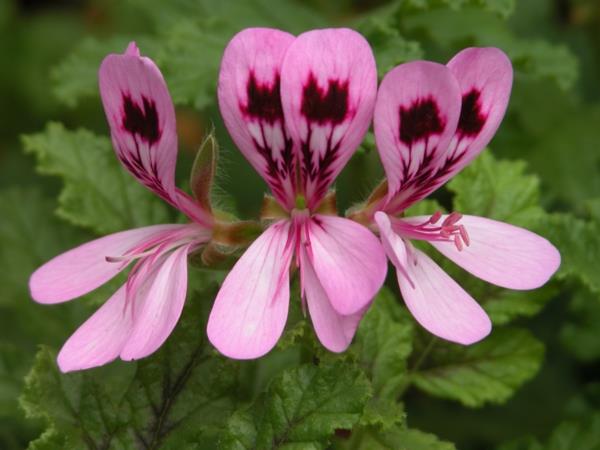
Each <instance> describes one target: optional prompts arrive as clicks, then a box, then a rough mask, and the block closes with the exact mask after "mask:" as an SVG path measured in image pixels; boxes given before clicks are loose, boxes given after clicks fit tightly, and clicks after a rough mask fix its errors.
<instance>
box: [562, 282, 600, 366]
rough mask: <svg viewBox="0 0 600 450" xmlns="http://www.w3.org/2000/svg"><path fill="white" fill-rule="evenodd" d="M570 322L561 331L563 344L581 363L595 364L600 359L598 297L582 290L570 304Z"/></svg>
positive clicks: (575, 293)
mask: <svg viewBox="0 0 600 450" xmlns="http://www.w3.org/2000/svg"><path fill="white" fill-rule="evenodd" d="M569 313H570V314H569V316H570V317H569V320H568V321H566V323H564V325H563V327H562V329H561V330H560V340H561V343H562V344H563V345H564V346H565V347H566V348H567V350H568V351H569V352H570V353H571V354H572V355H573V356H575V357H576V358H577V359H579V360H580V361H585V362H589V363H593V362H594V361H596V360H598V359H599V358H600V335H598V322H599V321H600V302H598V295H597V294H593V293H591V292H590V291H588V290H587V289H584V288H580V289H578V290H576V291H575V292H574V293H573V298H572V299H571V301H570V303H569Z"/></svg>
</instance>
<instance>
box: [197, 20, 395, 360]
mask: <svg viewBox="0 0 600 450" xmlns="http://www.w3.org/2000/svg"><path fill="white" fill-rule="evenodd" d="M376 90H377V75H376V69H375V61H374V59H373V54H372V52H371V49H370V47H369V45H368V44H367V42H366V41H365V39H364V38H363V37H362V36H360V35H359V34H358V33H356V32H354V31H352V30H348V29H327V30H315V31H309V32H307V33H304V34H301V35H300V36H298V37H294V36H292V35H290V34H288V33H285V32H282V31H279V30H273V29H261V28H256V29H247V30H244V31H242V32H240V33H239V34H237V35H236V36H235V37H234V38H233V39H232V41H231V42H230V43H229V45H228V46H227V48H226V50H225V54H224V56H223V60H222V63H221V72H220V76H219V89H218V97H219V106H220V109H221V113H222V115H223V118H224V120H225V125H226V126H227V129H228V130H229V132H230V134H231V136H232V137H233V140H234V142H235V143H236V145H237V146H238V147H239V149H240V150H241V151H242V153H243V154H244V156H245V157H246V158H247V159H248V161H249V162H250V163H251V164H252V166H253V167H254V168H255V169H256V170H257V171H258V173H259V174H260V175H261V176H262V177H263V178H264V179H265V181H266V182H267V184H268V185H269V187H270V188H271V191H272V192H273V195H274V197H275V199H276V201H277V202H278V204H277V206H274V205H275V201H272V202H271V203H270V206H269V208H268V209H269V210H270V211H271V212H273V211H275V213H274V214H271V216H272V217H273V216H277V217H276V218H275V220H274V221H273V223H272V224H271V225H270V226H269V227H268V228H267V230H266V231H265V232H264V233H263V234H262V235H261V236H260V237H259V238H258V239H257V240H256V241H255V242H254V243H253V244H252V245H251V246H250V247H249V248H248V249H247V251H246V252H245V253H244V255H243V256H242V257H241V258H240V260H239V261H238V262H237V264H236V265H235V266H234V267H233V269H232V271H231V272H230V273H229V275H228V276H227V278H226V279H225V281H224V283H223V285H222V287H221V290H220V291H219V293H218V295H217V298H216V300H215V304H214V306H213V309H212V312H211V314H210V318H209V322H208V337H209V339H210V341H211V342H212V343H213V344H214V346H215V347H216V348H217V349H218V350H219V351H220V352H221V353H223V354H224V355H227V356H229V357H232V358H238V359H249V358H257V357H259V356H262V355H264V354H265V353H267V352H268V351H269V350H271V349H272V348H273V346H274V345H275V344H276V342H277V340H278V339H279V337H280V336H281V333H282V331H283V329H284V326H285V322H286V318H287V313H288V304H289V296H290V292H289V282H290V267H291V265H292V263H294V264H295V265H296V266H297V267H299V272H300V281H301V290H302V293H303V301H305V302H306V306H307V307H308V312H309V314H310V317H311V320H312V322H313V326H314V329H315V331H316V334H317V336H318V338H319V340H320V341H321V343H322V344H323V345H324V346H325V347H326V348H328V349H329V350H331V351H334V352H341V351H343V350H345V349H346V348H347V347H348V345H349V344H350V342H351V340H352V337H353V336H354V333H355V331H356V327H357V326H358V323H359V321H360V319H361V317H362V315H363V313H364V312H365V310H366V308H367V307H368V306H369V304H370V302H371V300H372V298H373V296H374V295H375V294H376V292H377V291H378V290H379V288H380V286H381V285H382V283H383V280H384V277H385V272H386V262H385V254H384V252H383V249H382V248H381V245H380V244H379V242H378V240H377V238H376V237H375V236H374V235H373V234H372V233H371V232H370V231H369V230H368V229H367V228H365V227H363V226H362V225H359V224H357V223H356V222H353V221H351V220H348V219H344V218H340V217H335V216H333V215H328V213H331V212H332V211H331V209H332V208H331V207H330V200H331V197H330V196H328V195H327V191H328V188H329V187H330V185H331V183H332V182H333V180H334V179H335V177H336V176H337V175H338V174H339V172H340V171H341V170H342V168H343V167H344V165H345V164H346V162H347V161H348V160H349V159H350V157H351V156H352V154H353V153H354V151H355V150H356V148H357V146H358V145H359V144H360V142H361V140H362V138H363V137H364V134H365V132H366V131H367V129H368V128H369V123H370V121H371V118H372V114H373V107H374V103H375V96H376ZM324 212H327V213H324Z"/></svg>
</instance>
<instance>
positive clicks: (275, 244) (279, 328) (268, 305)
mask: <svg viewBox="0 0 600 450" xmlns="http://www.w3.org/2000/svg"><path fill="white" fill-rule="evenodd" d="M289 239H290V224H289V222H287V221H281V222H277V223H275V224H273V225H271V226H270V227H269V228H267V230H266V231H265V232H264V233H263V234H262V235H260V236H259V238H258V239H257V240H256V241H254V242H253V243H252V245H251V246H250V247H249V248H248V249H247V250H246V252H245V253H244V254H243V255H242V257H241V258H240V259H239V260H238V262H237V263H236V264H235V266H233V269H232V270H231V272H229V274H228V275H227V278H225V281H224V282H223V285H222V286H221V289H220V290H219V293H218V294H217V298H216V299H215V302H214V305H213V308H212V311H211V313H210V317H209V319H208V327H207V334H208V339H209V340H210V342H212V344H213V345H214V346H215V347H216V348H217V350H219V351H220V352H221V353H222V354H224V355H225V356H228V357H230V358H236V359H252V358H258V357H260V356H262V355H264V354H265V353H267V352H269V351H270V350H271V349H272V348H273V347H274V346H275V344H276V343H277V341H278V340H279V337H280V336H281V333H282V332H283V328H284V326H285V321H286V319H287V313H288V305H289V298H290V286H289V281H290V280H289V269H290V262H291V259H292V254H293V248H294V246H293V245H290V242H289Z"/></svg>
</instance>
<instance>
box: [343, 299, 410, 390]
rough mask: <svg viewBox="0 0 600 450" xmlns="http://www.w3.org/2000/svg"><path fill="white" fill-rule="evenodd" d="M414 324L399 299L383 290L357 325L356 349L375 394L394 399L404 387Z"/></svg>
mask: <svg viewBox="0 0 600 450" xmlns="http://www.w3.org/2000/svg"><path fill="white" fill-rule="evenodd" d="M412 338H413V321H412V318H411V317H410V316H409V315H408V313H407V312H406V309H405V308H404V307H403V306H401V305H400V303H399V300H398V299H397V298H395V297H394V295H393V294H392V293H391V292H390V291H389V290H388V289H386V288H383V289H382V290H381V291H380V292H379V294H378V295H377V297H376V298H375V302H374V303H373V306H371V308H370V309H369V312H368V313H367V314H366V316H365V318H364V319H363V321H362V322H361V324H360V327H359V329H358V334H357V336H356V343H355V344H354V345H355V349H356V350H357V351H358V352H359V355H360V363H361V365H362V367H363V368H364V370H365V372H366V373H367V375H368V376H369V378H370V379H371V382H372V384H373V390H374V392H375V395H377V396H379V397H381V398H384V399H387V398H390V399H394V398H395V397H396V396H397V395H398V394H399V393H400V392H401V390H402V389H403V388H404V387H405V386H406V384H407V374H406V361H407V359H408V357H409V355H410V353H411V352H412Z"/></svg>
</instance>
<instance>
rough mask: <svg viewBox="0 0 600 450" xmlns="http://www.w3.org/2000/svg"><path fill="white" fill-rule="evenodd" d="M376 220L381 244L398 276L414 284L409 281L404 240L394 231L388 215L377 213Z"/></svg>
mask: <svg viewBox="0 0 600 450" xmlns="http://www.w3.org/2000/svg"><path fill="white" fill-rule="evenodd" d="M374 218H375V223H377V228H378V229H379V234H380V236H381V244H382V245H383V249H384V251H385V254H386V255H387V257H388V258H389V259H390V261H391V262H392V264H393V265H394V267H396V270H397V271H398V276H400V275H402V276H403V277H404V278H406V279H407V280H408V281H409V283H412V280H410V279H409V277H408V274H407V272H406V266H407V264H408V253H407V250H406V244H405V242H404V240H403V239H402V238H401V237H400V236H398V235H397V234H396V233H394V231H393V230H392V223H391V221H390V218H389V216H388V215H387V214H385V213H383V212H381V211H377V212H376V213H375V216H374ZM413 284H414V283H413Z"/></svg>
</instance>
